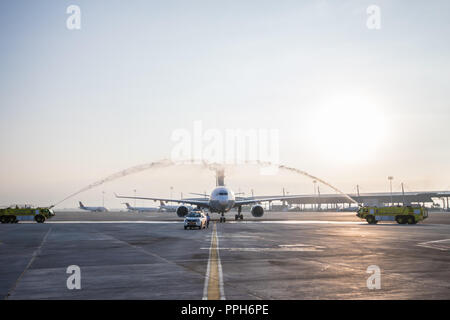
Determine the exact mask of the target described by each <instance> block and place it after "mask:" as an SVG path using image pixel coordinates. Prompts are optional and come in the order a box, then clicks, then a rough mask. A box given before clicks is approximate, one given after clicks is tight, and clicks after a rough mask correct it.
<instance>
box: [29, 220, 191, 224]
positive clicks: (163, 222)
mask: <svg viewBox="0 0 450 320" xmlns="http://www.w3.org/2000/svg"><path fill="white" fill-rule="evenodd" d="M32 223H33V222H32ZM45 223H50V224H77V223H83V224H84V223H87V224H90V223H99V224H100V223H101V224H110V223H111V224H115V223H121V224H122V223H129V224H133V223H148V224H167V223H183V221H143V220H140V221H103V220H102V221H46V222H45Z"/></svg>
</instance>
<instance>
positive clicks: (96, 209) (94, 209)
mask: <svg viewBox="0 0 450 320" xmlns="http://www.w3.org/2000/svg"><path fill="white" fill-rule="evenodd" d="M79 203H80V209H82V210H86V211H91V212H107V211H108V209H106V208H105V207H85V206H84V205H83V203H82V202H81V201H80V202H79Z"/></svg>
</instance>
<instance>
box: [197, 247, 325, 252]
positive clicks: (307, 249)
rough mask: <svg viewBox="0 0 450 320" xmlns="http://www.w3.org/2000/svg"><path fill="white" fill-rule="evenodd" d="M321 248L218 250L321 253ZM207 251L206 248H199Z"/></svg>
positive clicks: (227, 249) (232, 249) (228, 249)
mask: <svg viewBox="0 0 450 320" xmlns="http://www.w3.org/2000/svg"><path fill="white" fill-rule="evenodd" d="M322 248H323V247H319V246H311V247H278V248H270V247H263V248H255V247H253V248H220V250H226V251H242V252H312V251H316V252H317V251H323V250H322ZM200 249H203V250H207V249H208V248H200Z"/></svg>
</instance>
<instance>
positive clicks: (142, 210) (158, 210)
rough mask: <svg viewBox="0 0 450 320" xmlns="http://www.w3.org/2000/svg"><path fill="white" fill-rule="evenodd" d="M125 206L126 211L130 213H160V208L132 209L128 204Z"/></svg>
mask: <svg viewBox="0 0 450 320" xmlns="http://www.w3.org/2000/svg"><path fill="white" fill-rule="evenodd" d="M124 204H125V205H126V206H127V209H128V211H132V212H138V213H141V212H160V211H161V208H151V207H132V206H130V204H129V203H128V202H125V203H124Z"/></svg>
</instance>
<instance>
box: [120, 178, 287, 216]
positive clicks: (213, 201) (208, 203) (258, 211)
mask: <svg viewBox="0 0 450 320" xmlns="http://www.w3.org/2000/svg"><path fill="white" fill-rule="evenodd" d="M216 184H217V187H216V188H214V190H213V191H212V192H211V193H210V195H209V198H208V199H197V200H196V199H178V200H173V199H163V198H144V197H128V196H119V195H116V197H117V198H124V199H140V200H154V201H166V202H176V203H179V204H180V205H179V206H178V207H177V209H176V213H177V215H178V216H179V217H180V218H181V217H184V216H185V215H187V214H188V213H189V209H188V207H187V206H186V205H185V204H190V205H193V206H197V208H203V209H207V210H209V212H217V213H219V214H220V215H221V216H220V222H225V221H226V219H225V213H226V212H228V211H230V210H231V209H232V208H237V209H238V214H237V215H235V217H234V219H235V220H238V219H241V220H243V219H244V216H243V215H242V214H241V210H242V206H244V205H250V204H252V205H253V207H252V208H251V210H250V212H251V213H252V216H253V217H258V218H260V217H262V216H263V215H264V208H263V207H262V206H261V205H260V203H261V202H266V201H277V200H287V199H290V198H295V196H283V197H272V198H270V197H268V198H263V197H258V199H253V198H247V199H245V198H240V199H239V198H236V197H235V194H234V192H233V191H232V190H231V189H230V188H227V187H225V185H224V175H223V170H219V171H218V172H217V183H216Z"/></svg>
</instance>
